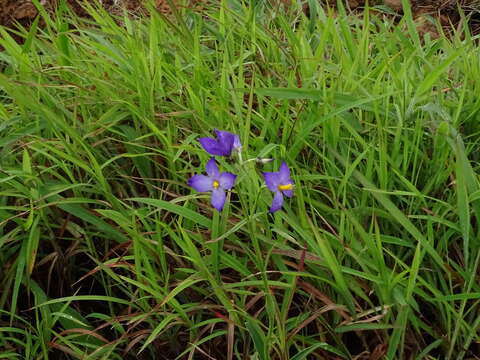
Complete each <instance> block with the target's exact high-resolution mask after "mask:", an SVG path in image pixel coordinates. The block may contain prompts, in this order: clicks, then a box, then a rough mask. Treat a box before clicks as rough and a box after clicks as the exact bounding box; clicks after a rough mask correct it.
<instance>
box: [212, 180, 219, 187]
mask: <svg viewBox="0 0 480 360" xmlns="http://www.w3.org/2000/svg"><path fill="white" fill-rule="evenodd" d="M219 186H220V183H219V182H218V181H217V180H213V188H214V189H218V187H219Z"/></svg>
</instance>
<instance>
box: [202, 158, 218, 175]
mask: <svg viewBox="0 0 480 360" xmlns="http://www.w3.org/2000/svg"><path fill="white" fill-rule="evenodd" d="M205 170H207V174H208V176H210V177H211V178H216V177H218V175H219V170H218V166H217V162H216V161H215V158H213V157H212V158H211V159H210V160H208V162H207V165H206V166H205Z"/></svg>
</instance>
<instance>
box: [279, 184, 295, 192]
mask: <svg viewBox="0 0 480 360" xmlns="http://www.w3.org/2000/svg"><path fill="white" fill-rule="evenodd" d="M292 188H293V185H292V184H286V185H278V190H280V191H285V190H292Z"/></svg>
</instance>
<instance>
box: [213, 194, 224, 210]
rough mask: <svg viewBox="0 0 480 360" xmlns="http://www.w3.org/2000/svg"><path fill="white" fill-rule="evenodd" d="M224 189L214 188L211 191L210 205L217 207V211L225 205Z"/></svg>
mask: <svg viewBox="0 0 480 360" xmlns="http://www.w3.org/2000/svg"><path fill="white" fill-rule="evenodd" d="M226 196H227V195H226V194H225V191H224V190H223V189H214V190H213V191H212V199H211V202H212V206H213V207H214V208H215V209H217V210H218V211H222V210H223V206H224V205H225V198H226Z"/></svg>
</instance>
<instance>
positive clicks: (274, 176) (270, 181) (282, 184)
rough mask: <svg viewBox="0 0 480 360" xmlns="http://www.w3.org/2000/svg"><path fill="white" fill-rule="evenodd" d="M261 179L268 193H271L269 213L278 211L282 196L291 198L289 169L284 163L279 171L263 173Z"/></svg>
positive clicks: (280, 206)
mask: <svg viewBox="0 0 480 360" xmlns="http://www.w3.org/2000/svg"><path fill="white" fill-rule="evenodd" d="M263 177H264V178H265V183H266V184H267V187H268V189H269V190H270V191H273V193H274V196H273V201H272V205H271V206H270V212H271V213H273V212H275V211H277V210H280V209H281V208H282V205H283V195H285V196H287V197H292V196H293V190H292V189H293V180H292V179H291V178H290V169H289V168H288V165H287V164H286V163H285V162H282V164H281V165H280V169H279V171H276V172H264V173H263Z"/></svg>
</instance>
